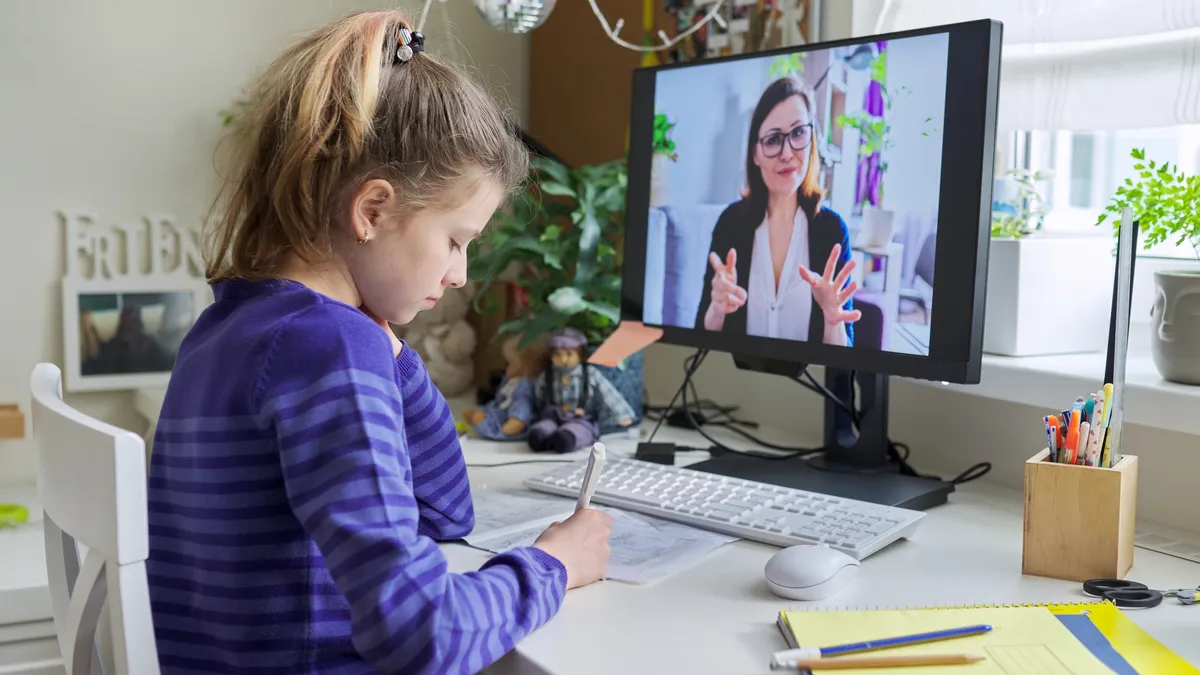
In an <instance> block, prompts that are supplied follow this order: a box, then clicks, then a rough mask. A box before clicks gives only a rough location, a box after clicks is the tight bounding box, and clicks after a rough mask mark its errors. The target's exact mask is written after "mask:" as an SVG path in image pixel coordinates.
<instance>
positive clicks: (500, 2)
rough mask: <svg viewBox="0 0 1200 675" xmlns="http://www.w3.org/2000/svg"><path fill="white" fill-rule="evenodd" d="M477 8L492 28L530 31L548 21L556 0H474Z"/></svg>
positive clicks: (508, 30) (518, 32)
mask: <svg viewBox="0 0 1200 675" xmlns="http://www.w3.org/2000/svg"><path fill="white" fill-rule="evenodd" d="M474 2H475V9H477V10H479V14H480V16H482V17H483V20H484V21H487V22H488V25H489V26H491V27H492V28H496V29H498V30H502V31H505V32H506V33H517V34H521V33H528V32H529V31H531V30H533V29H534V28H537V27H538V26H540V25H542V23H543V22H545V21H546V17H548V16H550V12H552V11H554V3H555V0H474Z"/></svg>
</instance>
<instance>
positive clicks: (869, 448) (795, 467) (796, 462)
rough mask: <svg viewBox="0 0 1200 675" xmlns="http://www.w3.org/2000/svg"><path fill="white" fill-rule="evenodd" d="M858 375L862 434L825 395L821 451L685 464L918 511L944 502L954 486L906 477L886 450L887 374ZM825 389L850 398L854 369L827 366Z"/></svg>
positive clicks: (768, 363)
mask: <svg viewBox="0 0 1200 675" xmlns="http://www.w3.org/2000/svg"><path fill="white" fill-rule="evenodd" d="M734 362H735V363H736V364H737V366H738V368H741V369H743V370H754V371H758V372H767V373H773V374H777V375H785V376H789V377H793V376H799V375H800V373H801V372H803V367H802V366H799V365H797V364H795V363H791V362H786V361H777V360H772V359H763V358H760V357H747V356H738V355H735V356H734ZM856 379H857V385H858V392H859V404H860V408H859V409H860V413H859V433H857V434H856V433H855V431H854V425H853V420H852V419H851V417H850V415H849V413H847V412H846V411H845V410H843V409H842V408H841V407H839V406H837V405H836V404H834V403H833V402H832V401H830V400H828V398H825V397H822V400H824V401H825V442H824V445H823V446H822V447H823V449H822V452H821V454H820V455H817V456H815V457H809V458H790V459H779V460H776V459H760V458H757V457H746V456H744V455H734V454H725V455H721V456H718V457H714V458H712V459H708V460H704V461H702V462H697V463H695V464H689V465H688V466H687V468H689V469H695V470H698V471H705V472H708V473H714V474H718V475H721V476H729V477H731V478H741V479H743V480H753V481H758V482H761V483H767V484H770V485H778V486H782V487H790V488H795V489H799V490H808V491H810V492H819V493H821V494H827V495H833V496H835V497H845V498H847V499H857V500H860V501H865V502H872V503H875V504H884V505H886V506H899V507H902V508H906V509H913V510H918V511H920V510H924V509H928V508H930V507H932V506H937V505H939V504H945V503H946V501H947V500H948V499H949V496H950V493H951V492H954V485H953V484H951V483H947V482H944V481H941V480H937V479H934V478H918V477H916V476H906V475H902V474H901V473H900V465H899V462H897V461H896V460H895V459H893V458H891V456H890V455H889V453H888V435H887V416H888V376H887V375H877V374H869V373H858V374H857V378H856ZM825 387H826V388H828V389H829V390H830V392H832V393H833V394H834V395H835V396H837V397H838V398H839V399H841V400H843V401H849V400H850V373H849V372H847V371H838V370H833V369H830V368H826V369H825Z"/></svg>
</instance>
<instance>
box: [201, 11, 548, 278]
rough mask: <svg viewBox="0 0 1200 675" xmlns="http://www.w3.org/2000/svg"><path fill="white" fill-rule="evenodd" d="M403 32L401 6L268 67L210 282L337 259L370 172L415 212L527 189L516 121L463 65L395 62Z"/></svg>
mask: <svg viewBox="0 0 1200 675" xmlns="http://www.w3.org/2000/svg"><path fill="white" fill-rule="evenodd" d="M401 28H404V29H407V30H412V26H411V25H410V23H409V21H408V18H407V17H406V16H405V15H404V14H403V13H401V12H397V11H369V12H359V13H355V14H351V15H349V16H346V17H344V18H342V19H340V20H338V21H335V22H333V23H331V24H329V25H327V26H325V27H323V28H321V29H319V30H318V31H316V32H315V33H313V34H311V35H309V36H308V37H307V38H305V39H304V40H302V41H301V42H300V43H299V44H297V45H295V46H293V47H292V48H291V49H288V50H287V51H286V52H284V53H283V54H282V55H281V56H280V57H279V58H278V59H276V60H275V62H274V63H272V64H271V65H270V66H269V67H268V69H267V70H266V72H265V74H264V75H263V76H262V78H261V79H260V80H259V82H258V83H257V85H256V86H255V88H254V89H253V90H252V91H251V92H250V96H249V103H248V105H247V108H246V110H245V112H244V118H243V119H242V120H241V123H240V129H239V132H238V134H237V137H236V138H235V139H234V140H235V141H236V144H235V146H234V148H233V153H234V154H233V157H232V159H233V166H232V171H231V173H230V174H229V176H228V180H227V181H226V183H225V185H224V189H223V190H222V193H221V195H220V196H219V197H218V199H217V202H216V204H214V213H216V214H218V215H216V216H215V217H213V218H210V220H209V227H208V228H206V232H205V237H204V244H205V276H206V278H207V279H208V281H209V282H210V283H212V282H216V281H220V280H222V279H229V278H245V279H252V280H257V279H263V278H269V277H271V276H274V275H275V274H276V273H277V272H278V271H279V269H280V267H281V265H282V264H283V263H284V262H285V261H286V260H287V259H288V257H289V256H293V255H294V256H298V257H299V258H301V259H302V260H304V261H305V262H307V263H309V264H320V263H322V262H324V261H326V260H327V259H328V258H329V256H330V255H331V254H332V252H333V242H334V228H335V226H336V225H335V223H336V212H337V210H338V209H339V208H340V207H341V206H343V205H344V204H343V197H344V195H345V194H346V193H347V189H346V188H348V187H350V186H352V185H357V184H359V183H361V182H362V181H364V180H367V179H371V178H383V179H385V180H388V181H389V182H390V183H391V184H392V185H393V186H394V187H395V188H396V194H397V198H398V201H399V206H400V208H402V209H404V213H406V214H411V213H413V212H416V211H418V210H421V209H425V208H431V207H432V208H440V207H446V206H451V205H453V204H455V202H456V201H458V200H461V199H463V198H464V197H465V196H466V194H467V193H468V192H469V191H471V190H473V189H476V188H477V187H478V185H479V179H480V178H482V179H488V178H490V179H492V180H495V181H497V182H499V183H500V184H501V185H502V186H503V187H505V188H506V189H508V190H512V189H515V188H516V187H517V186H519V185H520V184H521V182H522V181H523V179H524V178H525V176H526V175H527V172H528V163H529V158H528V154H527V152H526V150H525V147H524V144H523V143H522V142H521V141H520V139H519V135H518V134H517V133H516V129H517V127H516V126H515V125H514V124H513V123H512V122H511V121H510V119H509V117H508V116H507V115H506V114H505V112H504V111H503V110H502V109H501V108H500V107H499V106H498V105H497V104H496V102H495V101H493V100H492V99H491V98H490V97H489V96H488V94H487V93H486V92H485V91H484V90H483V89H482V88H481V87H480V86H478V85H477V84H475V83H474V82H472V81H471V79H470V78H469V77H467V76H466V75H464V74H463V73H461V72H460V71H458V70H456V69H454V68H452V67H450V66H447V65H445V64H443V63H441V62H439V61H438V60H436V59H434V58H432V57H430V56H429V55H428V54H425V53H424V52H417V53H415V54H413V55H412V58H411V59H409V60H407V61H402V60H400V59H398V58H397V57H396V51H397V48H398V47H399V46H400V44H401V43H400V42H399V40H400V37H399V35H400V29H401ZM470 179H474V182H471V180H470ZM464 181H465V182H464ZM349 234H350V233H349V232H347V233H346V235H347V236H349Z"/></svg>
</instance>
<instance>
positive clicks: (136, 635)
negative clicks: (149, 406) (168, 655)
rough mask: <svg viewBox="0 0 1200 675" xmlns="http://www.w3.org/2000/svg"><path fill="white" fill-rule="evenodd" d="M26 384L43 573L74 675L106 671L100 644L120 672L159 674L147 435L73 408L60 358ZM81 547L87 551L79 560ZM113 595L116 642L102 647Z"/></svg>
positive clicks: (69, 674)
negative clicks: (150, 574) (150, 571)
mask: <svg viewBox="0 0 1200 675" xmlns="http://www.w3.org/2000/svg"><path fill="white" fill-rule="evenodd" d="M29 385H30V389H31V392H32V399H33V401H32V415H33V435H34V439H35V440H36V442H37V450H38V468H37V482H38V495H39V498H40V499H41V502H42V509H43V511H44V514H43V526H44V527H45V531H46V572H47V575H48V576H49V581H50V595H51V601H52V604H53V606H54V629H55V633H57V635H58V644H59V647H60V649H61V650H62V656H63V663H64V665H65V666H66V669H67V675H93V674H94V675H99V673H101V668H100V663H101V662H102V659H101V650H102V651H103V652H107V653H108V654H109V655H110V656H111V663H112V664H113V665H114V666H115V668H116V671H117V675H156V674H157V673H158V672H159V667H158V651H157V649H156V647H155V642H154V625H153V622H152V620H151V615H150V591H149V587H148V585H147V580H146V558H147V557H149V551H150V535H149V529H148V526H147V515H146V511H147V507H146V452H145V441H143V440H142V439H141V437H139V436H138V435H137V434H135V433H133V432H130V431H126V430H124V429H119V428H117V427H115V426H112V425H111V424H106V423H104V422H101V421H99V420H96V419H93V418H91V417H88V416H87V415H84V414H83V413H81V412H79V411H78V410H75V409H74V408H72V407H70V406H68V405H67V404H66V403H65V402H64V401H63V398H62V372H61V371H60V370H59V369H58V367H57V366H55V365H53V364H50V363H40V364H38V365H37V366H36V367H35V368H34V369H33V374H32V375H31V376H30V382H29ZM80 546H82V547H86V549H87V554H86V555H85V556H84V558H83V561H82V564H80V559H79V547H80ZM106 601H107V605H108V619H109V624H110V631H109V632H111V641H108V640H105V644H103V645H101V644H99V642H98V638H97V628H98V626H99V624H100V618H101V611H102V609H103V608H104V606H105V603H106ZM103 661H108V659H103Z"/></svg>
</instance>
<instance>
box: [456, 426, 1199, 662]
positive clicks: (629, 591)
mask: <svg viewBox="0 0 1200 675" xmlns="http://www.w3.org/2000/svg"><path fill="white" fill-rule="evenodd" d="M660 436H662V437H663V439H664V440H666V439H668V438H670V437H671V436H674V437H675V439H679V440H680V441H681V442H683V441H684V440H685V439H686V440H691V439H690V438H688V437H687V436H686V435H681V432H675V431H674V430H671V431H667V429H666V428H664V431H663V432H662V433H660ZM605 441H606V445H607V446H608V448H609V451H610V452H612V453H616V454H630V455H631V454H632V453H633V450H634V448H635V442H634V441H631V440H627V439H623V438H620V439H618V438H614V439H611V440H610V439H605ZM692 444H693V445H697V444H698V443H696V442H695V441H693V442H692ZM464 451H465V453H466V455H467V461H468V463H470V464H477V463H478V464H483V463H497V462H504V461H513V460H519V459H530V458H540V457H542V456H540V455H539V456H536V457H531V455H530V453H529V452H528V451H527V449H525V447H524V446H523V444H502V443H489V442H482V441H474V440H472V441H469V442H468V443H467V444H466V445H465V448H464ZM578 454H580V456H582V453H578ZM695 459H696V460H699V459H703V457H696V458H695ZM681 463H682V462H681ZM548 468H549V466H547V465H538V464H524V465H515V466H501V467H492V468H480V467H475V466H473V467H471V468H470V469H469V473H470V475H471V480H472V484H473V486H474V489H475V490H484V489H495V488H511V487H514V486H517V485H519V484H520V481H521V480H522V479H523V478H524V477H525V476H528V475H530V474H533V473H537V472H540V471H544V470H546V469H548ZM1021 521H1022V511H1021V495H1020V493H1018V492H1016V491H1013V490H1009V489H1006V488H1002V487H998V486H995V485H991V484H988V483H984V482H980V483H970V484H967V485H963V486H961V487H960V488H959V490H958V491H957V492H955V493H954V494H953V495H952V496H951V502H950V503H949V504H946V505H944V506H940V507H937V508H934V509H931V510H930V511H929V512H928V517H926V518H925V519H924V521H923V522H922V524H921V526H920V528H919V529H918V530H917V532H916V534H915V535H914V537H913V539H911V540H908V541H905V540H901V541H899V542H897V543H896V544H894V545H892V546H889V547H888V548H886V549H884V550H883V551H880V552H879V553H876V554H875V555H872V556H870V557H868V558H867V559H866V560H864V561H863V565H862V569H861V571H860V573H859V575H858V578H857V580H856V581H854V582H852V583H851V584H850V585H849V586H847V587H846V588H845V589H843V590H842V591H841V592H840V593H839V594H837V595H835V596H834V597H832V598H829V599H828V600H825V601H822V602H820V603H807V604H811V605H814V606H820V607H829V608H836V607H850V606H862V607H871V606H884V605H888V606H890V605H910V606H928V605H962V604H991V603H996V604H1002V603H1037V602H1078V601H1088V600H1090V599H1089V598H1087V597H1086V596H1084V595H1083V594H1082V592H1081V589H1080V584H1076V583H1071V582H1063V581H1055V580H1052V579H1043V578H1040V577H1031V576H1024V575H1022V574H1021V571H1020V570H1021ZM443 550H445V551H446V554H447V557H448V559H449V560H450V564H451V569H452V570H454V571H457V572H465V571H468V570H471V569H474V568H476V567H478V566H479V565H480V564H482V563H483V561H484V560H486V558H487V554H485V553H482V552H479V551H476V550H474V549H469V548H466V547H463V546H459V545H455V544H449V545H445V546H443ZM777 550H779V549H778V548H775V547H771V546H766V545H761V544H757V543H752V542H748V541H737V542H734V543H731V544H728V545H726V546H724V547H722V548H720V549H718V550H717V551H715V552H713V553H712V554H710V555H709V556H708V557H706V558H704V559H703V560H701V561H698V562H696V563H695V564H693V565H692V566H691V567H689V568H686V569H684V570H680V571H678V572H676V573H675V574H673V575H671V576H669V577H665V578H663V579H660V580H658V581H656V582H654V583H652V584H648V585H642V586H637V585H630V584H623V583H619V582H607V581H606V582H600V583H597V584H592V585H590V586H587V587H584V588H580V589H576V590H573V591H571V592H569V593H568V594H567V599H566V601H565V602H564V605H563V607H562V609H561V611H560V612H559V614H558V615H557V616H556V617H555V618H554V619H553V620H551V621H550V622H549V623H548V624H546V625H545V626H544V627H542V628H541V629H540V630H539V631H537V632H536V633H534V634H533V635H531V636H529V637H528V638H527V639H526V640H524V641H523V642H522V643H521V644H520V645H518V647H517V650H516V652H515V653H513V654H510V655H509V657H508V658H507V660H506V661H505V662H504V665H505V666H507V667H509V668H512V669H513V670H515V671H516V672H546V673H572V674H579V675H587V674H590V673H596V674H597V675H600V674H604V675H610V674H611V673H619V672H637V673H652V672H678V673H689V674H690V675H695V674H698V673H722V674H729V673H740V674H748V673H764V674H765V673H769V672H771V671H770V670H769V668H768V667H767V663H768V659H769V657H770V654H771V653H772V652H773V651H776V650H779V649H784V648H786V647H785V645H784V644H783V641H782V637H781V636H780V634H779V632H778V630H777V629H776V628H775V625H774V620H775V617H776V615H777V613H778V611H779V610H780V609H783V608H787V607H794V606H798V605H800V604H802V603H798V602H797V601H793V600H785V599H782V598H778V597H776V596H774V595H772V594H771V592H770V591H769V590H768V589H767V587H766V585H765V583H764V581H763V575H762V571H763V566H764V565H765V564H766V562H767V560H768V559H769V558H770V556H771V554H773V553H774V552H775V551H777ZM1128 578H1129V579H1134V580H1137V581H1141V582H1143V583H1146V584H1148V585H1149V586H1150V587H1151V588H1175V587H1180V586H1185V585H1188V584H1200V565H1196V564H1194V563H1190V562H1187V561H1184V560H1181V559H1178V558H1172V557H1170V556H1165V555H1162V554H1158V553H1154V552H1151V551H1146V550H1142V549H1137V551H1136V554H1135V563H1134V567H1133V569H1132V570H1131V571H1130V573H1129V575H1128ZM1130 616H1131V617H1132V618H1133V619H1134V620H1135V621H1136V622H1137V623H1138V624H1139V625H1141V626H1142V628H1144V629H1145V630H1146V631H1147V632H1149V633H1150V634H1151V635H1153V636H1154V637H1155V638H1156V639H1158V640H1159V641H1160V642H1162V643H1164V644H1165V645H1167V646H1168V647H1170V648H1171V649H1173V650H1174V651H1175V652H1177V653H1178V654H1180V655H1181V656H1183V657H1184V658H1185V659H1188V660H1189V661H1191V662H1193V663H1198V664H1200V644H1198V643H1197V641H1196V636H1197V635H1198V634H1200V632H1198V631H1200V607H1196V606H1185V605H1181V604H1179V603H1177V602H1174V601H1173V600H1169V601H1167V602H1164V603H1163V604H1162V605H1160V606H1159V607H1158V608H1155V609H1153V610H1147V611H1141V612H1133V613H1131V614H1130ZM678 644H683V645H686V648H680V647H677V646H673V645H678Z"/></svg>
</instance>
